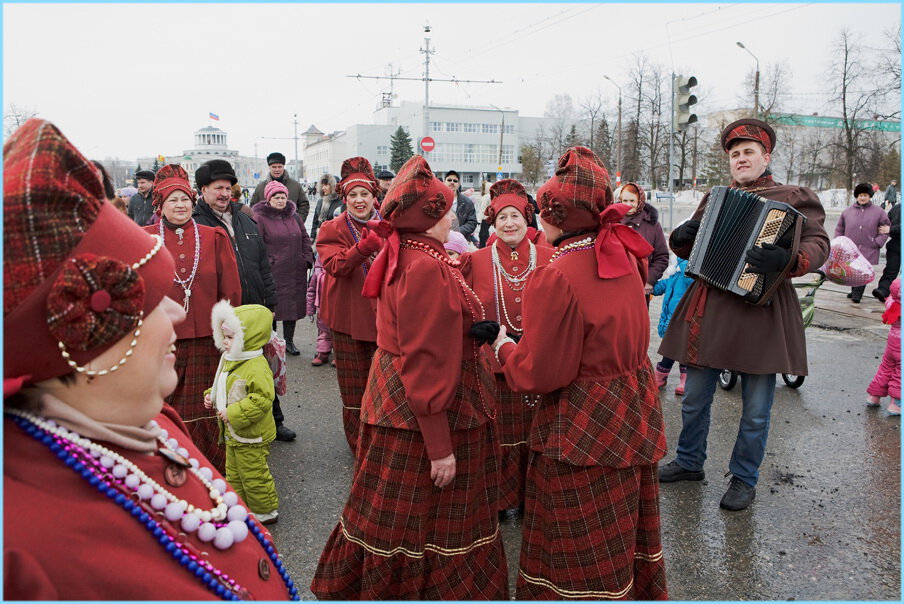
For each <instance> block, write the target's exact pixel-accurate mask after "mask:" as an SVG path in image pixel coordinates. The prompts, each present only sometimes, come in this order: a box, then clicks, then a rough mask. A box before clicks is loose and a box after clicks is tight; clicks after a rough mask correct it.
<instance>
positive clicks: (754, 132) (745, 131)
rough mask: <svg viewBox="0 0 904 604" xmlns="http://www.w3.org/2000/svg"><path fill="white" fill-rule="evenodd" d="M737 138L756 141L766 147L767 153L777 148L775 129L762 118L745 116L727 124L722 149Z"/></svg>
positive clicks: (723, 133)
mask: <svg viewBox="0 0 904 604" xmlns="http://www.w3.org/2000/svg"><path fill="white" fill-rule="evenodd" d="M736 140H749V141H756V142H758V143H760V144H761V145H763V147H765V148H766V153H772V150H773V149H775V130H773V129H772V126H770V125H769V124H767V123H766V122H764V121H762V120H756V119H752V118H745V119H742V120H737V121H735V122H732V123H730V124H728V125H727V126H725V128H724V129H723V130H722V149H724V150H725V152H726V153H728V148H729V147H730V146H731V143H733V142H734V141H736Z"/></svg>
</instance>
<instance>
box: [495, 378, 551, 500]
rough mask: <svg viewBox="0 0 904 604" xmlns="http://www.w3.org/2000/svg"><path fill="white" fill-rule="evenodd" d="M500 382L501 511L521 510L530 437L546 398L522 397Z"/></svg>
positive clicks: (498, 390)
mask: <svg viewBox="0 0 904 604" xmlns="http://www.w3.org/2000/svg"><path fill="white" fill-rule="evenodd" d="M495 378H496V409H498V413H499V415H498V416H497V417H496V427H497V428H498V430H499V446H500V448H501V451H502V460H501V462H500V473H499V509H500V510H507V509H509V508H517V507H519V506H521V505H522V504H523V503H524V484H525V477H526V476H527V460H528V458H529V457H530V448H529V447H528V446H527V437H528V435H529V434H530V425H531V422H532V421H533V419H534V413H535V412H536V410H537V402H538V401H539V400H540V398H541V397H542V395H537V394H519V393H517V392H514V391H513V390H512V389H511V388H509V387H508V384H507V383H506V381H505V376H504V375H502V374H501V373H497V374H495Z"/></svg>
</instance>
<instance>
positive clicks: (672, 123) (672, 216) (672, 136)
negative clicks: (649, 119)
mask: <svg viewBox="0 0 904 604" xmlns="http://www.w3.org/2000/svg"><path fill="white" fill-rule="evenodd" d="M670 96H671V110H670V111H669V113H670V114H671V119H670V120H669V233H671V232H672V227H673V225H674V224H675V203H674V202H675V183H674V181H673V180H672V164H673V163H674V162H675V160H674V159H673V158H674V156H675V72H674V71H673V72H672V94H671V95H670ZM654 186H655V184H654Z"/></svg>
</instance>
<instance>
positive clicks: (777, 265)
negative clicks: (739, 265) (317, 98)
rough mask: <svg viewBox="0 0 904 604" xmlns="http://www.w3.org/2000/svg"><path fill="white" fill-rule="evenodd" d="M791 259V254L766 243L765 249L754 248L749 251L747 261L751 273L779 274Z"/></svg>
mask: <svg viewBox="0 0 904 604" xmlns="http://www.w3.org/2000/svg"><path fill="white" fill-rule="evenodd" d="M790 259H791V252H790V251H788V250H786V249H784V248H781V247H779V246H777V245H773V244H771V243H764V244H763V247H758V246H754V247H752V248H750V249H749V250H747V257H746V258H745V260H746V261H747V264H749V265H750V267H749V268H748V269H747V270H748V271H750V272H751V273H762V274H766V273H779V272H781V271H782V270H784V268H785V267H786V266H788V261H789V260H790Z"/></svg>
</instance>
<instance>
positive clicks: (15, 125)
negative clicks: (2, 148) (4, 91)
mask: <svg viewBox="0 0 904 604" xmlns="http://www.w3.org/2000/svg"><path fill="white" fill-rule="evenodd" d="M37 115H38V112H37V111H36V110H34V109H31V108H28V107H23V106H21V105H16V104H15V103H10V104H9V106H8V107H7V108H6V113H4V114H3V134H4V136H7V137H8V136H9V135H10V134H12V133H13V132H15V131H16V130H18V129H19V126H21V125H22V124H24V123H25V122H27V121H28V120H30V119H31V118H33V117H37Z"/></svg>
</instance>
